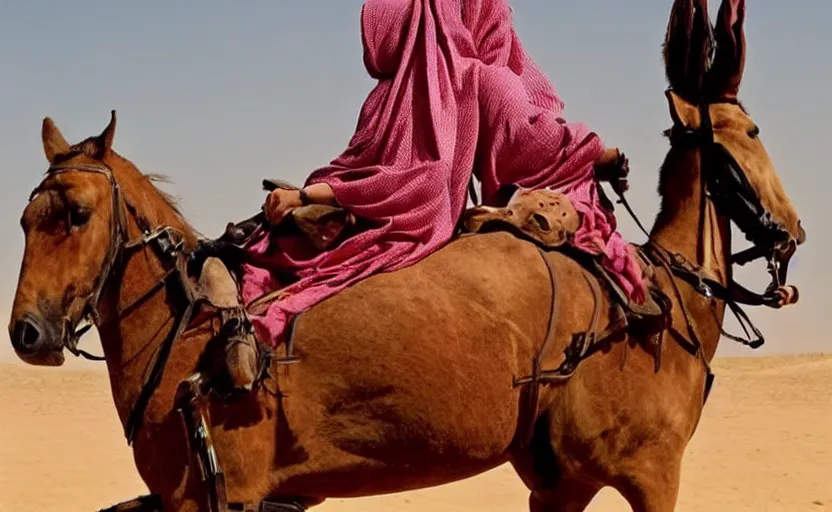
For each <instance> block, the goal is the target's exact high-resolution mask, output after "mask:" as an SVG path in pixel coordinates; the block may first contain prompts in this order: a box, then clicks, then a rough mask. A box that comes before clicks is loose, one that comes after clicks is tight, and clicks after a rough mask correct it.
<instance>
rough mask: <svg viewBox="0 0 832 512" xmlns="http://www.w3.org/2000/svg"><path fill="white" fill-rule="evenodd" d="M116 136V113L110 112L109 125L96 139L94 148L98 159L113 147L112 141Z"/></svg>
mask: <svg viewBox="0 0 832 512" xmlns="http://www.w3.org/2000/svg"><path fill="white" fill-rule="evenodd" d="M115 136H116V111H115V110H111V111H110V123H109V124H108V125H107V127H106V128H104V131H103V132H101V135H99V136H98V137H96V141H95V142H96V146H97V148H96V149H97V153H98V157H103V156H104V155H105V154H107V152H108V151H109V150H110V149H111V148H112V147H113V139H114V138H115Z"/></svg>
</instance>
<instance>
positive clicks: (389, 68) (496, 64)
mask: <svg viewBox="0 0 832 512" xmlns="http://www.w3.org/2000/svg"><path fill="white" fill-rule="evenodd" d="M361 28H362V39H363V43H364V63H365V66H366V68H367V71H368V72H369V74H370V75H371V76H372V77H373V78H376V79H377V80H378V84H377V85H376V86H375V88H374V89H373V90H372V92H371V93H370V94H369V97H368V98H367V100H366V101H365V103H364V105H363V107H362V109H361V113H360V116H359V120H358V125H357V127H356V131H355V134H354V135H353V137H352V140H351V141H350V143H349V147H347V149H346V150H345V151H344V152H343V153H342V154H341V155H340V156H339V157H338V158H336V159H335V160H333V161H332V162H331V164H330V165H328V166H326V167H323V168H320V169H318V170H316V171H315V172H313V173H312V175H311V176H310V177H309V179H308V180H307V182H306V184H307V185H309V184H313V183H321V182H323V183H327V184H329V185H330V186H331V187H332V189H333V191H334V193H335V197H336V199H337V201H338V202H339V203H340V204H341V205H343V206H344V207H346V208H347V209H349V210H350V211H351V212H353V213H354V214H355V215H357V216H358V217H362V218H365V219H369V220H371V221H373V222H375V223H377V227H375V228H373V229H370V230H368V231H364V232H362V233H360V234H358V235H357V236H354V237H352V238H350V239H347V240H346V241H344V242H343V243H342V244H340V245H339V246H338V247H336V248H334V249H331V250H329V251H326V252H323V253H307V254H303V253H299V252H298V251H292V250H291V249H289V246H280V243H282V242H280V241H277V239H273V238H271V237H270V236H269V235H268V233H266V232H262V233H260V234H259V235H258V236H257V237H255V238H254V239H253V240H252V241H251V242H250V243H249V245H248V251H249V253H250V254H251V255H252V256H253V257H255V258H256V259H257V263H256V264H253V265H248V266H247V267H246V269H245V270H246V271H245V274H244V279H243V298H244V300H245V301H246V302H248V301H250V300H252V299H254V298H256V297H258V296H260V295H262V294H264V293H268V292H270V291H273V290H274V289H275V288H277V287H279V284H278V282H277V279H275V277H274V274H273V272H289V273H294V274H295V275H297V276H298V278H299V280H298V281H297V282H295V283H293V284H291V285H290V286H289V287H287V288H286V292H287V295H286V296H285V298H282V299H280V300H279V301H277V302H274V303H272V304H271V306H270V307H269V308H268V310H267V311H265V312H263V314H254V315H252V322H253V323H254V326H255V329H256V331H257V334H258V336H259V337H260V339H261V340H263V341H265V342H271V343H275V344H276V343H278V341H279V340H280V339H281V335H282V333H283V330H284V328H285V326H286V323H287V321H288V320H289V319H290V318H291V316H293V315H295V314H297V313H300V312H303V311H304V310H306V309H308V308H310V307H311V306H314V305H315V304H317V303H319V302H320V301H322V300H324V299H326V298H328V297H330V296H332V295H333V294H335V293H337V292H339V291H341V290H343V289H344V288H346V287H348V286H350V285H352V284H354V283H356V282H357V281H359V280H362V279H364V278H366V277H368V276H370V275H373V274H375V273H379V272H389V271H393V270H397V269H401V268H403V267H406V266H409V265H412V264H414V263H416V262H418V261H420V260H422V259H423V258H425V257H426V256H427V255H429V254H431V253H432V252H434V251H436V250H437V249H439V248H440V247H442V246H443V245H444V244H446V243H447V242H448V241H449V240H450V239H451V238H452V236H453V234H454V231H455V228H456V225H457V221H458V220H459V218H460V215H461V213H462V212H463V209H464V208H465V206H466V201H467V185H468V182H469V178H470V176H471V172H472V171H473V172H474V173H475V175H476V176H477V177H478V178H479V180H480V182H481V186H482V193H483V203H484V204H495V203H496V202H497V201H498V191H499V189H500V187H501V186H503V185H518V186H521V187H524V188H540V187H551V188H552V189H554V190H557V191H560V192H563V193H565V194H567V195H568V196H569V197H570V198H571V200H572V201H573V202H574V204H575V206H576V208H577V210H578V211H579V213H580V214H581V215H582V225H581V228H580V230H579V232H578V234H577V236H576V238H575V240H574V241H573V244H574V245H575V247H577V248H578V249H581V250H583V251H586V252H589V253H592V254H603V257H602V261H603V264H604V265H605V266H606V267H607V268H609V269H611V270H612V271H613V273H614V275H615V276H616V278H617V280H618V282H619V283H620V285H621V286H622V288H623V289H624V290H625V292H627V293H628V294H629V295H630V296H631V298H633V299H634V300H636V301H638V302H641V301H642V300H643V297H644V293H645V289H644V285H643V283H642V277H641V272H640V270H639V267H638V265H637V263H636V261H635V257H634V255H633V254H632V253H631V252H630V250H629V248H628V246H627V243H626V242H625V241H624V240H623V238H622V237H621V235H620V234H618V233H617V232H616V231H615V229H616V223H615V218H614V217H613V215H612V213H611V212H609V211H607V210H606V209H604V208H603V206H601V204H600V203H599V197H598V190H597V188H596V182H595V181H594V178H593V165H594V162H595V161H596V160H597V159H598V158H599V156H600V155H601V153H602V152H603V143H602V141H601V140H600V138H599V137H598V136H597V135H595V134H594V133H592V132H590V131H589V129H588V128H587V127H586V126H585V125H583V124H581V123H570V122H566V121H564V120H563V119H562V118H561V112H562V110H563V106H564V105H563V102H562V101H561V100H560V98H559V97H558V95H557V93H556V92H555V89H554V88H553V86H552V85H551V83H550V82H549V80H547V78H546V77H545V76H544V75H543V73H541V71H540V70H539V69H538V67H537V66H536V65H535V63H534V62H533V61H532V60H531V58H529V57H528V55H527V54H526V53H525V52H524V51H523V47H522V45H521V44H520V41H519V40H518V38H517V35H516V34H515V32H514V29H513V26H512V20H511V10H510V8H509V6H508V5H507V4H506V2H505V1H504V0H367V1H366V2H365V4H364V7H363V9H362V14H361Z"/></svg>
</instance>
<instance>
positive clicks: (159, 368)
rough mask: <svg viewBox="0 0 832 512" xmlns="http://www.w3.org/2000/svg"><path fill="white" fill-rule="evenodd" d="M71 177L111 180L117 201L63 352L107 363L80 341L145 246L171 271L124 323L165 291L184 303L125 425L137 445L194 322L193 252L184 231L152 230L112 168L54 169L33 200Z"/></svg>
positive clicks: (126, 310)
mask: <svg viewBox="0 0 832 512" xmlns="http://www.w3.org/2000/svg"><path fill="white" fill-rule="evenodd" d="M69 172H84V173H93V174H99V175H101V176H104V177H105V178H106V179H107V181H108V182H109V185H110V192H111V198H112V216H111V221H110V245H109V247H108V249H107V255H106V257H105V260H104V263H103V265H102V267H101V272H100V273H99V274H98V277H97V278H96V279H95V281H94V285H93V287H92V289H91V290H90V292H89V293H88V294H87V295H85V296H83V298H82V300H83V308H82V313H81V316H80V318H78V319H77V320H74V319H72V318H70V317H69V316H68V315H67V316H65V317H64V318H63V328H64V332H63V336H62V338H63V339H62V342H63V348H65V349H67V350H68V351H69V352H70V353H72V354H73V355H76V356H83V357H86V358H87V359H91V360H96V361H102V360H105V358H104V357H101V356H94V355H91V354H89V353H88V352H85V351H84V350H81V349H79V348H78V343H79V341H80V339H81V337H82V336H83V335H84V334H86V333H87V332H88V331H89V330H90V328H91V327H92V326H93V325H100V322H101V314H100V312H99V304H100V301H101V298H102V296H103V295H104V292H105V290H106V289H107V286H108V285H109V284H111V283H112V281H113V280H115V279H120V277H121V272H122V271H123V269H124V266H125V264H126V262H127V259H129V257H130V256H132V255H133V254H135V253H136V252H138V251H139V250H141V249H144V248H145V247H148V246H150V247H152V248H153V249H154V250H155V251H154V252H155V253H156V255H157V257H158V258H159V259H160V261H161V262H162V263H163V266H164V267H166V268H167V269H168V270H166V272H165V273H164V274H163V275H162V277H161V278H160V279H159V280H158V281H157V282H156V283H154V284H153V285H152V286H151V287H150V288H148V289H147V290H146V291H145V292H143V293H142V294H140V295H139V296H138V297H137V298H135V299H133V300H131V301H130V302H129V303H128V304H127V305H126V306H123V307H119V308H118V311H117V317H118V319H119V320H120V319H122V318H124V317H125V316H127V315H129V314H130V313H131V312H132V311H134V310H135V309H136V308H137V307H138V306H140V305H141V304H143V303H144V302H146V301H147V300H148V299H150V298H151V297H153V296H154V295H156V293H158V292H159V291H161V290H163V289H166V288H167V289H168V290H169V291H171V292H173V296H174V297H175V298H176V299H177V300H178V301H179V302H181V303H182V304H181V307H175V308H174V310H175V311H177V313H176V314H174V325H173V327H172V328H171V330H170V332H169V333H168V336H167V337H166V338H165V340H164V341H163V342H162V344H161V345H160V346H159V348H158V350H157V351H156V352H155V353H154V355H153V360H152V362H151V364H150V368H151V369H150V372H149V373H147V372H146V374H147V375H148V377H147V378H146V380H145V382H144V385H143V386H142V389H141V391H140V393H139V396H138V398H137V399H136V401H135V402H134V404H133V406H132V407H131V410H130V413H129V415H128V418H127V422H126V425H125V436H126V437H127V442H128V444H132V441H133V439H134V438H135V434H136V432H137V431H138V428H139V425H140V423H141V420H142V417H143V416H144V411H145V409H146V407H147V403H148V402H149V400H150V397H151V396H152V394H153V392H154V391H155V389H156V387H157V386H158V384H159V381H160V380H161V377H162V373H163V370H164V366H165V364H166V363H167V359H168V356H169V354H170V349H171V347H172V345H173V342H174V341H175V340H176V339H177V338H179V337H180V336H181V335H182V333H183V332H184V331H185V329H186V327H187V326H188V324H189V323H190V321H191V320H192V319H193V317H194V310H195V307H196V305H197V302H198V299H197V297H196V296H195V293H194V291H193V288H192V286H190V281H189V278H188V258H189V251H188V250H187V248H186V246H185V235H184V233H182V232H181V231H180V230H178V229H176V228H173V227H171V226H157V227H152V226H151V224H150V222H149V221H148V220H147V219H146V218H145V217H144V216H143V215H141V214H140V213H139V212H138V210H137V209H136V208H135V206H133V205H132V204H131V203H130V202H129V201H127V199H126V198H125V197H124V194H123V192H122V191H121V187H120V186H119V184H118V181H117V180H116V179H115V176H114V175H113V171H112V169H111V168H110V167H109V166H107V165H105V164H103V163H101V164H73V163H65V164H55V165H50V166H49V168H48V169H47V171H46V177H45V178H44V181H42V182H41V184H40V185H38V187H37V188H35V189H34V190H33V191H32V194H31V195H30V197H29V200H30V201H31V200H32V199H34V197H35V196H36V195H37V194H38V193H40V192H42V191H43V190H44V183H45V182H46V180H47V179H49V178H51V177H54V176H56V175H58V174H63V173H69ZM128 213H129V214H130V215H131V216H132V217H133V219H134V220H135V222H136V224H137V225H138V226H139V229H140V230H141V234H140V235H138V236H137V237H135V238H132V239H130V238H128V237H129V230H128V221H127V215H128ZM82 321H86V322H87V325H84V326H83V327H80V328H79V327H78V325H79V324H80V323H81V322H82Z"/></svg>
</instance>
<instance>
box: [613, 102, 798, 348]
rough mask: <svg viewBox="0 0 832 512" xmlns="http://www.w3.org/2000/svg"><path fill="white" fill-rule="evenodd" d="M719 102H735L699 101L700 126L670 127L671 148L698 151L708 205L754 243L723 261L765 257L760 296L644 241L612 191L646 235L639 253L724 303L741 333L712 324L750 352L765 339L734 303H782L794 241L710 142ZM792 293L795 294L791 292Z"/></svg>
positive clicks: (718, 146) (731, 159)
mask: <svg viewBox="0 0 832 512" xmlns="http://www.w3.org/2000/svg"><path fill="white" fill-rule="evenodd" d="M720 102H722V103H733V104H737V103H738V102H737V101H736V100H720V101H718V102H711V103H704V102H703V103H701V104H700V106H699V114H700V117H701V120H702V121H701V123H700V126H699V127H698V128H695V129H690V128H687V127H685V126H683V125H681V124H679V123H675V124H674V126H673V127H672V128H671V129H670V131H669V138H670V143H671V147H676V148H696V149H699V150H700V151H701V155H702V163H701V166H700V168H701V172H702V173H703V175H704V192H705V194H704V195H705V199H706V200H707V201H711V202H713V204H714V206H715V207H716V208H717V210H718V211H720V212H723V213H724V214H725V215H726V216H727V217H728V218H729V219H731V220H732V221H733V222H734V223H735V224H736V225H737V226H738V227H739V228H740V230H742V231H743V232H744V233H745V235H746V237H747V239H748V240H749V241H750V242H751V243H752V244H754V245H753V246H752V247H751V248H749V249H746V250H744V251H741V252H740V253H737V254H734V255H732V256H731V259H730V262H729V263H730V264H734V263H736V264H739V265H745V264H746V263H749V262H751V261H754V260H756V259H759V258H766V260H767V262H768V269H769V274H770V275H771V277H772V282H771V284H770V285H769V286H768V287H767V288H766V290H765V292H763V293H762V294H760V293H756V292H753V291H751V290H749V289H747V288H745V287H744V286H742V285H741V284H739V283H737V282H736V281H735V280H734V279H733V277H731V278H730V279H729V281H728V283H727V285H723V284H722V283H720V282H719V281H718V280H716V279H714V278H713V277H711V276H709V275H707V274H706V273H705V272H704V271H703V269H702V268H700V267H698V266H697V265H694V264H693V263H691V262H689V261H687V260H686V259H685V258H684V257H683V256H682V255H681V254H678V253H674V252H671V251H669V250H667V249H665V248H664V247H662V246H661V245H660V244H659V243H658V242H656V241H655V240H653V239H652V238H651V237H650V234H649V233H648V231H647V230H646V229H645V228H644V226H643V225H642V223H641V222H640V221H639V219H638V217H637V216H636V214H635V212H634V211H633V210H632V208H631V207H630V205H629V203H628V202H627V200H626V198H625V197H624V194H623V190H621V189H619V188H615V187H614V190H615V192H616V193H617V194H618V196H619V201H618V202H619V203H620V204H622V205H623V206H624V207H625V208H626V210H627V211H628V213H629V214H630V216H631V217H632V218H633V219H634V221H635V222H636V224H637V225H638V227H639V228H640V229H641V231H642V232H644V234H645V235H646V236H647V237H648V241H647V242H646V243H645V245H644V246H643V247H642V249H643V250H644V253H645V254H646V256H647V257H648V258H649V260H651V261H652V262H653V264H655V265H658V266H661V267H664V268H665V270H666V271H667V272H668V273H670V274H672V275H675V276H676V277H678V278H680V279H681V280H683V281H685V282H687V283H688V284H690V285H691V286H692V287H693V288H694V290H696V292H697V293H699V294H700V295H702V296H704V297H706V298H708V299H711V298H718V299H720V300H722V301H724V302H725V303H726V305H727V306H728V307H729V309H730V310H731V311H732V313H733V314H734V315H735V317H736V318H737V320H738V322H739V324H740V326H741V327H742V329H743V331H744V332H745V338H742V337H739V336H735V335H733V334H730V333H727V332H726V331H725V330H724V328H723V327H722V322H718V324H719V325H720V332H721V334H722V335H723V336H726V337H727V338H729V339H732V340H734V341H737V342H740V343H742V344H743V345H746V346H749V347H751V348H753V349H756V348H759V347H760V346H762V345H763V344H764V343H765V339H764V337H763V335H762V333H761V332H760V330H759V329H757V328H756V327H755V326H754V325H753V324H752V322H751V320H750V319H749V318H748V315H747V314H746V313H745V312H744V311H743V310H742V308H741V306H740V304H744V305H749V306H767V307H771V308H775V309H777V308H780V307H782V305H783V299H782V296H781V295H779V294H778V293H777V290H778V288H780V287H781V286H783V285H785V283H786V277H787V275H786V274H787V271H788V261H789V258H791V256H792V255H793V254H794V252H795V249H796V242H795V240H794V239H793V238H792V236H791V235H790V234H789V232H788V231H787V230H786V229H785V227H784V226H783V225H782V224H779V223H777V222H774V221H773V219H772V215H771V213H770V212H769V211H768V210H766V208H765V207H764V206H763V205H762V202H761V200H760V198H759V197H758V196H757V194H756V193H755V192H754V190H753V189H752V187H751V185H750V184H749V182H748V179H747V178H746V176H745V173H744V172H743V170H742V166H741V165H739V163H738V162H737V161H736V159H735V158H734V157H733V155H731V153H730V151H728V149H727V148H726V147H725V146H723V145H722V144H720V143H719V142H717V141H716V140H715V138H714V130H713V124H712V122H711V116H710V110H709V106H710V105H711V104H714V103H720ZM671 283H673V284H672V286H673V287H674V290H675V292H676V296H677V299H678V301H679V304H680V305H681V308H682V312H683V315H684V317H685V321H686V323H687V330H688V333H689V335H690V336H691V338H692V340H691V342H692V346H691V347H689V351H691V352H697V353H698V352H699V349H700V348H701V342H700V341H699V339H698V337H697V336H696V333H695V330H694V329H693V326H692V324H691V321H690V318H689V314H688V312H687V311H686V308H685V306H684V303H683V302H682V301H681V295H680V293H679V290H678V288H677V286H676V284H675V282H673V280H671ZM794 292H795V294H796V293H797V289H796V288H794ZM749 330H750V331H752V332H753V333H754V336H755V338H751V333H750V332H749Z"/></svg>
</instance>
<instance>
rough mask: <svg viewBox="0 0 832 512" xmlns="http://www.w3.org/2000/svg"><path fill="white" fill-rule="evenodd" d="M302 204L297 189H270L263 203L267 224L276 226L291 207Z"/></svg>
mask: <svg viewBox="0 0 832 512" xmlns="http://www.w3.org/2000/svg"><path fill="white" fill-rule="evenodd" d="M299 206H303V201H302V200H301V197H300V191H299V190H284V189H280V188H278V189H275V190H272V191H271V192H270V193H269V195H268V197H266V202H265V203H264V204H263V212H264V213H265V214H266V220H268V221H269V224H271V225H272V226H276V225H278V224H280V221H282V220H283V218H284V217H286V215H287V214H288V213H289V212H290V211H291V210H292V209H293V208H297V207H299Z"/></svg>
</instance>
